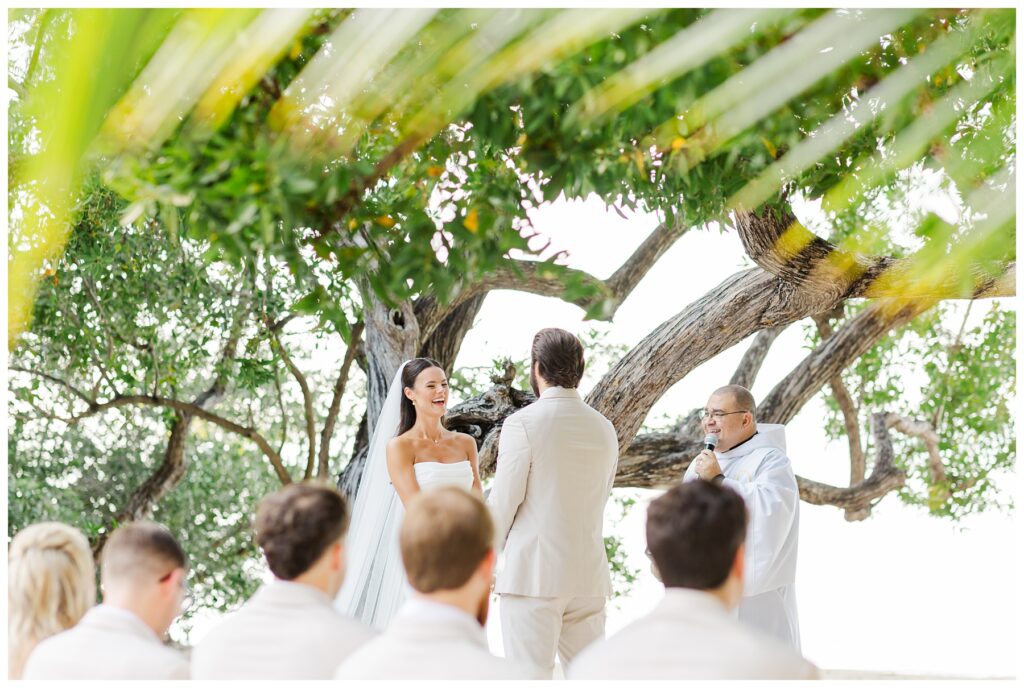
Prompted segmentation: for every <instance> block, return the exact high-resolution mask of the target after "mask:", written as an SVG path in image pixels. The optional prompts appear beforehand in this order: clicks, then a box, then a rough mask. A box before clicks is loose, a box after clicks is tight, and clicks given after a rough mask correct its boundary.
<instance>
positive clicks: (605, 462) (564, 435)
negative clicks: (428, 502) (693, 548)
mask: <svg viewBox="0 0 1024 688" xmlns="http://www.w3.org/2000/svg"><path fill="white" fill-rule="evenodd" d="M618 458H619V442H618V439H617V437H616V434H615V428H614V427H613V426H612V424H611V422H610V421H609V420H608V419H607V418H605V417H604V416H602V415H601V414H600V413H598V412H597V411H595V410H594V409H592V408H590V407H589V406H587V404H586V403H585V402H584V401H583V399H581V398H580V395H579V393H578V392H577V391H576V390H574V389H563V388H561V387H551V388H549V389H546V390H544V392H543V393H542V394H541V395H540V398H539V399H537V401H535V402H534V403H532V404H530V405H529V406H527V407H526V408H524V409H522V410H520V411H517V412H516V413H513V414H512V415H511V416H509V417H508V418H506V419H505V423H504V424H503V425H502V427H501V439H500V440H499V443H498V465H497V469H496V471H495V476H494V485H493V487H492V488H491V493H490V496H489V499H488V503H489V504H490V507H491V511H492V513H493V515H494V521H495V530H496V533H497V543H496V546H497V548H498V550H499V551H501V550H502V549H503V550H504V562H503V566H502V568H501V570H500V571H499V572H498V576H497V581H496V583H495V586H494V591H495V592H496V593H499V594H500V593H506V594H512V595H526V596H530V597H601V596H607V595H610V594H611V590H612V588H611V578H610V575H609V570H608V557H607V556H606V554H605V548H604V539H603V537H602V535H603V534H602V526H603V524H604V506H605V502H607V501H608V495H609V493H610V492H611V489H612V481H613V480H614V479H615V469H616V466H617V465H618Z"/></svg>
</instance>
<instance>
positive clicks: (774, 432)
mask: <svg viewBox="0 0 1024 688" xmlns="http://www.w3.org/2000/svg"><path fill="white" fill-rule="evenodd" d="M764 447H773V448H775V449H779V450H781V451H782V453H784V454H785V453H786V426H785V425H779V424H778V423H758V424H757V434H756V435H754V436H753V437H751V438H750V439H749V440H748V441H746V442H744V443H743V444H741V445H740V446H738V447H736V448H735V449H730V450H729V451H724V452H721V453H718V452H716V453H718V456H719V457H720V458H723V459H733V458H736V457H738V456H746V455H747V454H749V453H750V452H752V451H754V450H755V449H761V448H764Z"/></svg>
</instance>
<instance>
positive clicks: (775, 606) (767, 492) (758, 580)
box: [683, 423, 800, 650]
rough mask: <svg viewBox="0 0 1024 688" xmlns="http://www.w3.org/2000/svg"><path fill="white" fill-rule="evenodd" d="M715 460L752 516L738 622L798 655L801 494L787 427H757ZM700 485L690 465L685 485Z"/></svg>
mask: <svg viewBox="0 0 1024 688" xmlns="http://www.w3.org/2000/svg"><path fill="white" fill-rule="evenodd" d="M715 456H716V457H717V458H718V462H719V465H721V467H722V474H723V475H724V476H725V480H724V481H723V482H722V484H723V485H725V486H726V487H729V488H732V489H733V490H735V491H736V492H738V493H739V494H740V495H741V496H742V497H743V501H744V502H745V503H746V505H747V514H748V516H749V520H748V522H747V539H746V550H745V551H746V558H745V560H744V565H743V600H742V601H741V602H740V607H739V618H740V619H741V620H743V621H748V622H750V623H752V624H754V625H755V626H757V627H758V628H761V629H762V630H764V631H766V632H768V633H770V634H771V635H774V636H775V637H777V638H780V639H781V640H783V641H784V642H786V643H788V644H789V645H791V646H792V647H793V648H795V649H796V650H799V649H800V623H799V619H798V618H797V606H796V555H797V544H798V539H799V534H800V490H799V488H798V487H797V483H796V476H794V475H793V467H792V465H791V464H790V462H789V457H787V456H786V435H785V426H782V425H776V424H770V423H758V425H757V434H756V435H754V436H753V437H751V438H750V439H749V440H748V441H746V442H744V443H743V444H741V445H739V446H738V447H734V448H733V449H730V450H729V451H725V452H715ZM696 479H697V473H696V469H695V468H694V466H693V463H691V464H690V466H689V467H688V468H687V469H686V473H685V475H684V476H683V481H684V482H688V481H690V480H696Z"/></svg>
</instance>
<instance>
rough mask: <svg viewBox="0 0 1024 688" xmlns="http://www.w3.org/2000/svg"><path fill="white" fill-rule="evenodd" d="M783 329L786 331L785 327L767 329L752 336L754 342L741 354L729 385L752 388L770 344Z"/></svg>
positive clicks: (770, 346)
mask: <svg viewBox="0 0 1024 688" xmlns="http://www.w3.org/2000/svg"><path fill="white" fill-rule="evenodd" d="M784 329H786V326H785V325H782V326H780V327H769V328H767V329H764V330H761V331H760V332H758V333H757V334H756V335H755V336H754V341H753V342H751V343H750V348H748V349H747V350H746V352H745V353H744V354H743V358H742V359H740V363H739V365H738V366H736V371H735V372H734V373H733V374H732V378H731V379H730V380H729V384H730V385H740V386H741V387H746V388H747V389H750V388H751V387H753V386H754V380H755V379H757V374H758V373H759V372H760V371H761V364H762V363H764V359H765V357H766V356H768V351H769V350H770V349H771V348H772V344H774V343H775V340H776V339H777V338H778V336H779V335H780V334H782V331H783V330H784Z"/></svg>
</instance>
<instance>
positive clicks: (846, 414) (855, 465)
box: [814, 314, 867, 485]
mask: <svg viewBox="0 0 1024 688" xmlns="http://www.w3.org/2000/svg"><path fill="white" fill-rule="evenodd" d="M814 323H815V324H816V325H817V326H818V333H819V334H820V335H821V339H822V341H824V340H826V339H828V338H829V337H831V336H832V335H833V334H835V332H834V330H833V329H832V325H831V324H830V323H829V321H828V316H827V315H824V314H819V315H815V316H814ZM828 384H829V387H831V388H832V396H833V397H834V398H835V400H836V403H837V404H838V405H839V410H840V411H841V412H842V414H843V425H844V426H845V427H846V438H847V440H848V442H849V445H850V485H856V484H858V483H860V482H862V481H863V480H864V477H865V475H866V474H867V457H866V456H865V455H864V447H863V445H862V444H861V439H860V419H859V417H858V415H857V405H856V404H855V403H854V401H853V397H852V396H850V392H849V391H847V389H846V385H844V384H843V376H842V375H841V374H840V375H833V376H832V377H831V378H829V381H828Z"/></svg>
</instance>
